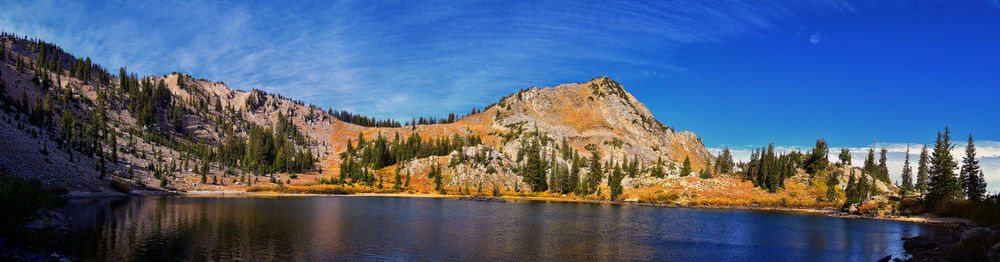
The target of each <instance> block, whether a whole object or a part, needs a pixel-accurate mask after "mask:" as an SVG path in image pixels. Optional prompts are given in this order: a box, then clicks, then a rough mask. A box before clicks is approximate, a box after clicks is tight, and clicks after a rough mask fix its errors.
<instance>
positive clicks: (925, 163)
mask: <svg viewBox="0 0 1000 262" xmlns="http://www.w3.org/2000/svg"><path fill="white" fill-rule="evenodd" d="M930 161H931V160H930V154H929V153H927V145H924V146H923V148H921V149H920V160H917V185H916V191H917V193H918V194H920V196H924V195H926V194H927V182H928V180H929V179H928V175H929V173H930Z"/></svg>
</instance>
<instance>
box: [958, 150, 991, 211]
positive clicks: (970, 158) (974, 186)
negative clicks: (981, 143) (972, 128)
mask: <svg viewBox="0 0 1000 262" xmlns="http://www.w3.org/2000/svg"><path fill="white" fill-rule="evenodd" d="M960 178H961V179H962V182H963V183H962V186H963V189H964V190H963V191H964V192H965V196H966V198H968V199H969V200H971V201H975V202H979V201H982V200H983V196H985V195H986V181H985V179H984V178H983V172H982V170H981V169H980V167H979V160H976V144H975V142H973V141H972V134H969V143H968V144H966V145H965V157H964V158H963V159H962V170H961V175H960Z"/></svg>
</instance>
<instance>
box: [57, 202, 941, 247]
mask: <svg viewBox="0 0 1000 262" xmlns="http://www.w3.org/2000/svg"><path fill="white" fill-rule="evenodd" d="M65 211H66V213H67V214H69V216H70V217H71V219H72V220H73V230H72V233H71V234H70V236H69V239H68V241H67V242H68V245H67V249H68V253H69V254H70V255H71V256H73V257H75V258H77V260H83V261H136V260H143V261H185V260H193V261H204V260H214V261H217V260H251V261H258V260H345V259H346V260H361V259H378V260H612V259H613V260H683V261H690V260H699V261H705V260H711V261H719V260H740V261H776V260H779V261H780V260H787V261H802V260H810V261H816V260H819V261H853V260H869V261H870V260H876V259H878V258H881V257H882V256H885V255H887V254H895V255H901V254H902V248H901V247H902V244H901V242H900V240H899V239H900V238H901V237H904V236H910V235H914V234H919V233H921V232H924V231H927V230H930V229H929V228H927V227H925V226H922V225H918V224H912V223H902V222H893V221H872V220H851V219H839V218H830V217H823V216H815V215H802V214H790V213H783V212H765V211H735V210H702V209H670V208H652V207H636V206H618V205H601V204H589V203H557V202H543V201H518V202H514V203H483V202H472V201H459V200H451V199H423V198H388V197H275V198H208V197H146V198H131V199H117V200H109V199H96V200H95V199H90V200H73V201H71V202H70V204H69V205H67V206H66V207H65Z"/></svg>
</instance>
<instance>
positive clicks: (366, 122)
mask: <svg viewBox="0 0 1000 262" xmlns="http://www.w3.org/2000/svg"><path fill="white" fill-rule="evenodd" d="M481 112H482V111H480V110H479V109H476V108H472V112H470V113H469V114H468V115H464V116H463V115H460V114H455V113H449V114H448V117H445V118H440V119H439V118H435V117H420V118H413V120H411V121H410V122H407V123H405V124H404V123H401V122H399V121H396V120H393V119H391V118H386V119H377V118H374V117H369V116H364V115H361V114H355V113H351V112H347V111H344V110H341V111H334V110H332V109H330V110H329V111H328V112H327V113H329V114H330V115H333V117H334V118H336V119H338V120H340V121H344V122H348V123H351V124H355V125H359V126H365V127H403V126H404V125H405V126H415V125H434V124H450V123H454V122H455V121H458V120H461V119H462V118H464V117H465V116H470V115H475V114H478V113H481Z"/></svg>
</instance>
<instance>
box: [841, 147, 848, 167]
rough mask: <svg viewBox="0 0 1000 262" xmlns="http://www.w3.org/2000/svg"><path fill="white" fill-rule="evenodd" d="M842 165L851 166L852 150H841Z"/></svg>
mask: <svg viewBox="0 0 1000 262" xmlns="http://www.w3.org/2000/svg"><path fill="white" fill-rule="evenodd" d="M840 164H841V165H842V166H851V150H850V149H847V148H846V147H842V148H840Z"/></svg>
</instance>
